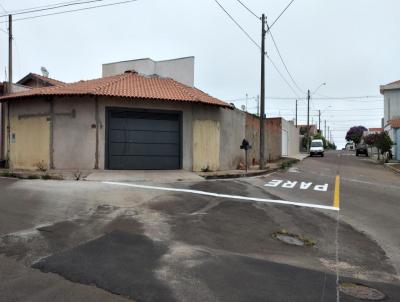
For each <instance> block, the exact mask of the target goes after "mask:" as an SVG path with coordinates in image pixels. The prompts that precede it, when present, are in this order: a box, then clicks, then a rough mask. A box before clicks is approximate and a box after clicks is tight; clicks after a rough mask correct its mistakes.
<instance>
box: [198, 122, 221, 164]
mask: <svg viewBox="0 0 400 302" xmlns="http://www.w3.org/2000/svg"><path fill="white" fill-rule="evenodd" d="M219 143H220V126H219V122H216V121H210V120H204V121H202V120H196V121H194V123H193V171H201V170H202V169H204V168H206V167H208V168H209V169H210V170H211V171H217V170H218V169H219V150H220V145H219Z"/></svg>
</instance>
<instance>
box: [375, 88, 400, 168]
mask: <svg viewBox="0 0 400 302" xmlns="http://www.w3.org/2000/svg"><path fill="white" fill-rule="evenodd" d="M380 92H381V94H383V96H384V127H385V131H388V133H389V136H390V137H391V139H392V140H393V142H394V143H395V145H394V146H393V150H392V153H393V156H394V158H395V159H397V160H400V81H396V82H392V83H389V84H386V85H382V86H380Z"/></svg>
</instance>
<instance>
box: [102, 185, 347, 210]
mask: <svg viewBox="0 0 400 302" xmlns="http://www.w3.org/2000/svg"><path fill="white" fill-rule="evenodd" d="M102 183H104V184H107V185H114V186H125V187H132V188H137V189H147V190H159V191H168V192H181V193H189V194H197V195H203V196H204V195H205V196H212V197H219V198H227V199H236V200H245V201H256V202H263V203H275V204H283V205H292V206H299V207H305V208H315V209H323V210H332V211H338V210H339V208H336V207H330V206H324V205H319V204H312V203H302V202H292V201H286V200H274V199H265V198H256V197H247V196H240V195H228V194H219V193H212V192H206V191H198V190H189V189H177V188H167V187H157V186H147V185H135V184H131V183H124V182H112V181H103V182H102Z"/></svg>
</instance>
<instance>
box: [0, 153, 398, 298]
mask: <svg viewBox="0 0 400 302" xmlns="http://www.w3.org/2000/svg"><path fill="white" fill-rule="evenodd" d="M338 175H339V176H340V186H338V185H337V186H336V190H339V191H340V200H337V201H336V202H338V201H340V209H341V210H340V211H335V210H332V209H325V210H324V209H316V208H312V206H313V205H325V206H329V207H332V206H333V205H334V195H335V194H334V193H335V182H336V179H337V176H338ZM131 184H132V183H131ZM266 184H267V186H265V185H266ZM134 185H140V186H142V187H130V186H118V185H110V184H104V183H100V182H89V181H88V182H83V181H80V182H70V181H42V180H14V179H5V178H3V179H0V192H1V194H0V292H1V295H0V301H7V302H8V301H146V302H147V301H246V302H247V301H302V302H304V301H338V298H339V301H360V300H358V299H356V298H353V297H351V296H348V295H346V294H344V293H341V292H340V291H339V292H338V291H337V278H339V282H340V283H341V282H356V283H361V284H364V285H367V286H370V287H374V288H376V289H378V290H380V291H382V292H384V293H385V294H386V295H387V298H386V300H385V301H400V279H399V274H398V272H399V268H400V259H399V257H400V256H399V254H400V252H399V251H400V239H399V238H400V236H399V235H400V220H399V219H398V217H399V214H400V206H399V203H400V198H399V196H400V177H399V176H398V175H395V174H393V173H392V172H391V171H388V170H386V169H385V168H384V167H382V166H379V165H376V164H374V163H372V162H371V161H369V160H368V159H366V158H361V157H360V158H356V157H355V156H354V153H349V152H331V153H328V154H327V155H326V157H324V158H307V159H305V160H304V161H303V162H301V163H299V164H297V165H295V166H294V167H292V168H290V169H289V170H286V171H280V172H276V173H273V174H270V175H265V176H261V177H254V178H243V179H238V180H217V181H200V182H195V183H194V182H176V183H168V184H165V183H164V184H162V185H160V184H157V183H143V182H141V183H135V184H134ZM149 185H150V186H156V187H159V186H161V187H163V188H164V189H166V190H165V191H160V190H155V189H154V188H149V187H146V186H149ZM171 189H179V190H178V191H175V192H173V191H168V190H171ZM201 192H210V193H215V194H214V195H213V196H210V194H208V195H204V194H203V193H201ZM218 194H224V196H221V195H218ZM225 195H235V196H243V197H251V198H252V199H250V200H246V199H243V198H242V199H240V198H235V199H232V198H229V196H225ZM337 195H338V194H337ZM338 196H339V195H338ZM254 198H259V199H258V201H255V199H254ZM273 200H285V201H287V202H288V203H287V204H274V203H270V202H268V201H273ZM291 202H299V203H304V204H308V206H309V207H299V206H294V205H293V204H291ZM278 233H289V234H293V235H294V236H295V237H296V238H297V239H299V238H300V239H301V240H303V241H304V242H306V243H308V244H309V245H310V246H296V245H289V244H287V243H284V242H281V241H279V240H277V239H276V235H277V234H278Z"/></svg>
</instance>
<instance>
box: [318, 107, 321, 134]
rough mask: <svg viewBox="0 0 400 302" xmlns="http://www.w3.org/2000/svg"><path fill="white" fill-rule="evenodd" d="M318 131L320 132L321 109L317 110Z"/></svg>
mask: <svg viewBox="0 0 400 302" xmlns="http://www.w3.org/2000/svg"><path fill="white" fill-rule="evenodd" d="M318 131H319V132H321V110H318Z"/></svg>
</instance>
